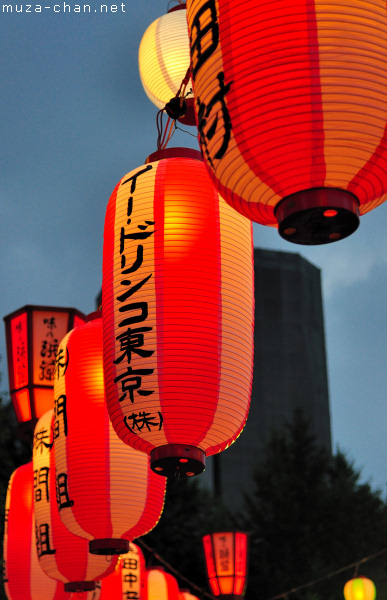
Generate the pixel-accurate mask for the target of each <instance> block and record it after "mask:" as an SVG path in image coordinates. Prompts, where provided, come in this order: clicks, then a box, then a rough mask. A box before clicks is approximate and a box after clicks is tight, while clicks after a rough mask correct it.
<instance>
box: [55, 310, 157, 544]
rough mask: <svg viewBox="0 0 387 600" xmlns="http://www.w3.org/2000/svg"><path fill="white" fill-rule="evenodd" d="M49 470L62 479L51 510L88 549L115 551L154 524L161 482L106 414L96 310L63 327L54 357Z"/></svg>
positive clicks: (142, 456) (100, 331) (59, 479)
mask: <svg viewBox="0 0 387 600" xmlns="http://www.w3.org/2000/svg"><path fill="white" fill-rule="evenodd" d="M54 392H55V410H54V413H55V424H54V431H55V467H56V478H57V485H59V484H60V482H61V481H66V498H67V499H68V500H67V501H66V502H65V503H64V505H63V506H61V505H60V507H59V514H60V518H61V519H62V522H63V523H64V524H65V525H66V527H67V528H68V529H69V530H70V531H72V533H74V534H76V535H79V536H81V537H84V538H86V539H88V540H90V544H89V549H90V552H92V553H94V554H121V553H125V552H127V551H128V549H129V541H131V540H133V539H135V538H137V537H141V536H142V535H145V534H146V533H148V532H149V531H150V530H151V529H153V527H155V525H156V524H157V522H158V520H159V518H160V515H161V512H162V509H163V505H164V496H165V481H163V480H162V479H161V478H160V477H157V475H156V474H155V473H153V471H152V470H151V469H150V467H149V459H148V456H147V455H146V454H145V453H144V452H140V451H139V450H135V449H134V448H131V447H130V446H127V445H126V444H124V443H123V442H122V441H121V440H120V439H119V437H118V436H117V434H116V433H115V431H114V429H113V427H112V424H111V422H110V419H109V415H108V412H107V407H106V401H105V386H104V375H103V355H102V319H101V318H100V314H99V313H94V314H92V315H90V316H89V322H88V323H85V324H84V325H81V326H80V327H77V328H76V329H73V330H72V331H70V332H69V333H68V334H67V335H66V336H65V337H64V338H63V340H62V341H61V343H60V345H59V349H58V355H57V369H56V374H55V383H54Z"/></svg>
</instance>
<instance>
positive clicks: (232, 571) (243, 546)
mask: <svg viewBox="0 0 387 600" xmlns="http://www.w3.org/2000/svg"><path fill="white" fill-rule="evenodd" d="M203 548H204V555H205V559H206V567H207V575H208V581H209V584H210V588H211V590H212V593H213V594H214V596H237V597H238V596H239V597H240V596H243V595H244V593H245V589H246V577H247V551H248V536H247V534H246V533H242V532H233V531H227V532H224V533H213V534H212V535H206V536H204V538H203Z"/></svg>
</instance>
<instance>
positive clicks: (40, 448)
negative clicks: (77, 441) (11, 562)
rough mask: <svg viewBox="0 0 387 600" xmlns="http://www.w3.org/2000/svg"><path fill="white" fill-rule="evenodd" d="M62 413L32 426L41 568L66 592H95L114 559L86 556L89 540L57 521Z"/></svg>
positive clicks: (61, 496)
mask: <svg viewBox="0 0 387 600" xmlns="http://www.w3.org/2000/svg"><path fill="white" fill-rule="evenodd" d="M59 360H61V359H60V357H59ZM58 368H59V366H58ZM55 402H57V401H55ZM61 414H62V421H61V422H60V423H59V422H58V421H57V422H55V423H54V421H53V416H54V415H53V411H52V410H50V411H48V412H47V413H46V414H45V415H43V417H41V418H40V419H39V421H38V422H37V424H36V427H35V434H34V444H33V467H34V510H35V523H36V545H37V551H38V557H39V563H40V566H41V567H42V569H43V570H44V571H45V573H46V574H47V575H49V576H50V577H53V578H54V579H57V580H59V581H62V582H63V583H64V584H65V590H66V591H67V592H76V591H88V590H93V589H94V587H95V581H97V580H99V579H101V578H102V577H106V575H109V573H112V572H113V571H114V568H115V566H116V564H117V559H116V558H115V557H114V558H113V560H112V561H111V562H110V563H108V562H107V561H106V558H105V557H104V556H93V555H92V554H89V544H88V541H87V540H85V539H83V538H81V537H79V536H77V535H74V534H73V533H71V532H70V531H69V530H68V529H67V528H66V527H65V526H64V525H63V523H62V522H61V520H60V517H59V511H58V505H57V498H58V503H59V504H60V505H61V506H63V505H64V504H66V503H67V502H68V501H69V499H68V498H67V496H66V480H65V478H63V479H59V480H58V490H56V487H55V456H54V454H55V452H54V448H53V435H54V440H55V437H56V436H57V433H58V427H63V426H65V420H64V413H61ZM53 431H54V434H53Z"/></svg>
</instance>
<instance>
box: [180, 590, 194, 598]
mask: <svg viewBox="0 0 387 600" xmlns="http://www.w3.org/2000/svg"><path fill="white" fill-rule="evenodd" d="M179 600H199V598H198V597H197V596H194V595H193V594H191V592H190V591H189V590H180V594H179Z"/></svg>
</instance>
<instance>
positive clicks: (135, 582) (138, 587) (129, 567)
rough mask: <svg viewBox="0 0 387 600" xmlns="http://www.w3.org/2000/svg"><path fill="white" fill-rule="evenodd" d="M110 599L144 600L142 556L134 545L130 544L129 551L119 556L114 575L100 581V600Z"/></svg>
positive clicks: (143, 561) (143, 563) (144, 587)
mask: <svg viewBox="0 0 387 600" xmlns="http://www.w3.org/2000/svg"><path fill="white" fill-rule="evenodd" d="M112 598H117V599H121V598H124V599H125V600H146V598H147V596H146V578H145V559H144V555H143V553H142V551H141V548H139V547H138V546H137V545H136V544H133V542H130V544H129V551H128V552H127V553H126V554H121V556H120V558H119V561H118V564H117V566H116V569H115V571H114V573H112V574H111V575H109V576H108V577H105V578H104V579H103V580H102V581H101V597H100V600H112Z"/></svg>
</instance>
